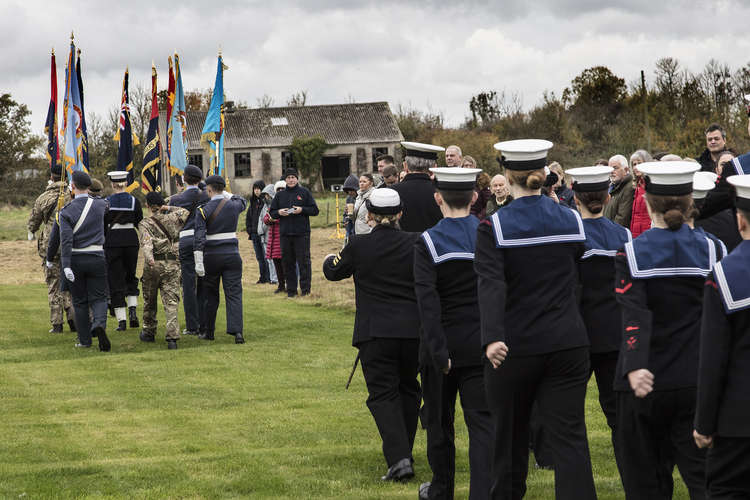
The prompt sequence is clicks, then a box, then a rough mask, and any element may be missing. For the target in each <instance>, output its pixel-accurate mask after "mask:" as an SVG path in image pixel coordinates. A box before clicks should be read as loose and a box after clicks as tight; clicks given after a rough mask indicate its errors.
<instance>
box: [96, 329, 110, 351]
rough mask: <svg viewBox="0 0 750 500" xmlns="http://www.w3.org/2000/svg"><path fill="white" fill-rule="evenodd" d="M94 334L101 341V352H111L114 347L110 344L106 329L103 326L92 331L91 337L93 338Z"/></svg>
mask: <svg viewBox="0 0 750 500" xmlns="http://www.w3.org/2000/svg"><path fill="white" fill-rule="evenodd" d="M94 334H96V337H97V338H98V339H99V350H100V351H102V352H109V350H110V349H111V348H112V345H111V344H110V343H109V339H108V338H107V332H105V331H104V328H102V327H101V326H97V327H96V328H94V329H93V330H91V336H92V337H93V336H94Z"/></svg>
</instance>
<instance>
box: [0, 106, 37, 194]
mask: <svg viewBox="0 0 750 500" xmlns="http://www.w3.org/2000/svg"><path fill="white" fill-rule="evenodd" d="M30 114H31V111H29V108H27V107H26V105H25V104H19V103H17V102H16V101H14V100H13V98H12V97H11V95H10V94H2V95H0V158H1V159H2V161H0V177H2V178H3V179H5V178H6V176H7V175H15V174H16V173H17V172H18V173H21V172H23V171H24V170H27V169H38V168H40V167H41V166H43V164H44V161H41V160H40V157H41V155H40V154H39V151H40V149H42V148H43V143H44V139H43V138H42V137H40V136H34V135H32V134H31V124H30V122H29V115H30Z"/></svg>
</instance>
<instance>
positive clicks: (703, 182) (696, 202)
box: [687, 172, 728, 260]
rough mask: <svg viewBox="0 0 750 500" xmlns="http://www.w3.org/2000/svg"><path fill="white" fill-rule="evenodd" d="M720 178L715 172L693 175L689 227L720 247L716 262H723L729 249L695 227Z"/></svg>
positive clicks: (721, 242) (706, 232)
mask: <svg viewBox="0 0 750 500" xmlns="http://www.w3.org/2000/svg"><path fill="white" fill-rule="evenodd" d="M717 179H718V176H717V175H716V174H715V173H713V172H696V173H694V174H693V209H692V210H691V211H690V217H689V218H688V221H687V225H688V226H690V227H691V228H692V229H693V230H694V231H696V232H698V233H702V234H705V235H706V236H708V237H709V238H711V239H712V240H713V241H714V243H716V245H717V246H718V249H719V250H720V252H719V253H718V254H717V256H716V260H721V259H723V258H724V257H726V255H727V253H728V252H727V247H726V245H725V244H724V242H723V241H721V240H720V239H719V238H717V237H716V236H714V235H713V234H711V233H709V232H708V231H706V230H705V229H703V228H702V227H697V226H696V225H695V217H696V216H698V215H699V214H700V211H701V208H702V206H703V203H704V202H705V200H706V196H707V195H708V193H709V192H711V191H712V190H713V189H714V188H715V187H716V181H717Z"/></svg>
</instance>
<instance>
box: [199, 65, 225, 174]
mask: <svg viewBox="0 0 750 500" xmlns="http://www.w3.org/2000/svg"><path fill="white" fill-rule="evenodd" d="M225 69H229V68H227V67H226V66H225V65H224V63H223V62H222V60H221V54H219V59H218V62H217V65H216V82H215V83H214V93H213V95H212V96H211V105H210V106H209V108H208V113H206V123H204V124H203V131H202V132H201V145H202V146H203V147H204V148H205V149H206V151H208V154H209V162H208V164H209V167H208V172H209V174H217V175H224V70H225Z"/></svg>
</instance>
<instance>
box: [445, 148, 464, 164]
mask: <svg viewBox="0 0 750 500" xmlns="http://www.w3.org/2000/svg"><path fill="white" fill-rule="evenodd" d="M463 161H464V155H463V153H461V148H459V147H458V146H455V145H454V146H448V147H447V148H445V166H446V167H460V166H462V165H463Z"/></svg>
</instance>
